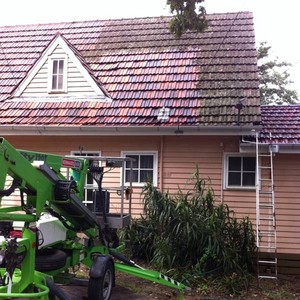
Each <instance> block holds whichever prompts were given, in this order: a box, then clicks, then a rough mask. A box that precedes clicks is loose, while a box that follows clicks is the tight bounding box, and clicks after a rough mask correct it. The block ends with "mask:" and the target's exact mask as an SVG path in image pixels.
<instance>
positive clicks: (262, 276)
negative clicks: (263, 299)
mask: <svg viewBox="0 0 300 300" xmlns="http://www.w3.org/2000/svg"><path fill="white" fill-rule="evenodd" d="M258 278H259V279H276V280H277V276H267V275H258Z"/></svg>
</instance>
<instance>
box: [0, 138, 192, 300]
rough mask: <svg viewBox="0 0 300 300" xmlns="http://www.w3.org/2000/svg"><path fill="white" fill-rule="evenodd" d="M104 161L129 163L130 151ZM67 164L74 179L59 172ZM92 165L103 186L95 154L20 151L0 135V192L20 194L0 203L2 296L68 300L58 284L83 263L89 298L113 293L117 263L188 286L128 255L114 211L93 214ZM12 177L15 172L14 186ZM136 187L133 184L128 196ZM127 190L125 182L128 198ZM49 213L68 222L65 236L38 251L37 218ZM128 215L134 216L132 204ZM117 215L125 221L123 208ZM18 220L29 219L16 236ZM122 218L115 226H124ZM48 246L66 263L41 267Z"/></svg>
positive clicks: (104, 297)
mask: <svg viewBox="0 0 300 300" xmlns="http://www.w3.org/2000/svg"><path fill="white" fill-rule="evenodd" d="M101 160H103V161H106V163H107V164H108V165H109V166H118V167H121V168H123V169H124V166H125V164H131V162H130V160H126V159H125V158H116V159H115V160H114V159H112V158H109V159H108V158H102V159H101ZM62 168H66V169H67V170H68V173H69V176H68V178H67V176H66V175H63V173H62V172H61V169H62ZM89 172H90V173H91V174H93V178H94V179H95V180H96V181H97V183H99V185H98V189H99V190H101V184H100V178H102V177H101V176H103V168H102V167H99V165H97V164H91V160H90V158H83V157H79V158H77V157H65V156H60V155H53V154H48V153H41V152H33V151H27V150H17V149H15V148H14V147H13V146H12V145H11V144H10V143H9V142H8V141H7V140H5V139H4V138H0V199H3V198H5V197H12V196H14V197H13V200H12V201H11V202H12V203H13V204H12V205H10V206H3V205H1V207H0V231H1V236H0V238H1V240H0V241H1V247H0V263H1V265H0V299H13V298H28V299H31V298H34V299H45V300H48V299H49V300H50V299H51V300H52V299H56V298H58V299H65V300H68V299H70V297H69V296H68V295H66V294H65V292H63V290H61V289H60V288H59V285H57V282H64V283H66V282H67V283H69V282H71V281H70V280H69V278H70V276H69V270H70V269H71V268H74V267H76V266H78V265H79V264H83V265H85V266H87V267H88V268H89V278H88V279H87V281H88V282H87V286H88V299H90V300H95V299H98V300H108V299H109V298H110V295H111V289H112V287H113V286H114V284H115V276H114V275H115V271H116V270H118V271H121V272H125V273H127V274H131V275H133V276H137V277H140V278H143V279H147V280H150V281H152V282H156V283H159V284H162V285H166V286H169V287H172V288H176V289H178V290H181V291H182V292H184V291H185V290H187V289H188V288H187V287H186V286H185V285H184V284H182V283H179V282H177V281H175V280H173V279H172V278H169V277H168V276H165V275H163V274H161V273H160V272H158V271H153V270H145V269H144V268H142V267H139V266H137V265H136V264H135V263H134V262H133V261H131V260H129V259H127V258H126V257H124V256H123V254H122V249H124V245H123V244H119V243H118V244H116V243H111V241H114V237H115V236H116V229H115V228H111V226H110V225H109V224H110V221H109V220H108V219H109V218H110V215H109V214H108V215H106V214H105V212H104V211H103V213H98V214H97V213H94V212H92V211H91V210H90V209H88V208H87V206H85V205H84V204H83V202H82V201H83V199H84V188H85V185H86V175H87V174H88V173H89ZM122 173H123V174H124V170H123V171H122ZM8 177H9V178H11V185H10V186H9V187H7V182H8V180H7V179H8ZM131 191H132V189H131V186H130V189H129V197H131ZM127 192H128V191H127V189H126V187H124V186H123V185H122V187H121V192H120V194H121V195H122V197H123V194H125V193H126V194H127ZM16 194H18V196H16ZM130 203H131V202H130ZM121 206H123V204H122V205H121ZM44 214H50V215H51V216H53V217H54V218H55V219H57V220H56V221H55V222H59V224H60V226H63V228H64V230H65V232H66V237H65V239H64V240H59V241H57V242H55V243H53V244H51V245H50V246H47V247H45V248H43V249H41V250H40V249H39V234H40V233H39V230H38V229H37V225H36V224H37V222H38V221H39V220H40V219H41V217H42V216H43V215H44ZM128 215H129V217H131V216H130V210H129V213H128ZM128 215H126V217H128ZM117 217H118V218H119V219H120V220H121V221H122V220H123V219H124V215H123V211H121V214H119V215H118V216H117ZM13 222H22V223H23V224H24V225H23V226H22V230H21V232H20V233H18V234H17V235H16V234H15V232H14V230H13V228H12V223H13ZM122 222H123V221H122ZM122 222H121V225H120V226H119V225H117V227H122V225H123V223H122ZM116 224H119V223H116ZM126 224H127V223H126ZM126 224H125V225H126ZM12 233H14V234H15V235H14V234H12ZM47 251H56V252H55V253H56V255H57V254H58V253H60V254H62V253H63V257H64V259H63V261H62V264H61V265H58V266H56V267H55V268H54V269H53V268H50V269H49V268H45V269H43V261H42V262H39V257H40V256H39V253H40V252H42V253H46V255H47V253H48V252H47ZM49 253H50V252H49ZM49 255H51V253H50V254H49ZM46 259H47V256H46ZM38 262H39V268H37V263H38ZM48 267H49V266H48Z"/></svg>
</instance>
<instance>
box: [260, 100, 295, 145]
mask: <svg viewBox="0 0 300 300" xmlns="http://www.w3.org/2000/svg"><path fill="white" fill-rule="evenodd" d="M261 113H262V126H263V130H262V132H261V141H262V142H264V143H267V142H269V136H270V133H271V137H272V143H274V144H281V145H284V144H293V145H300V105H262V107H261Z"/></svg>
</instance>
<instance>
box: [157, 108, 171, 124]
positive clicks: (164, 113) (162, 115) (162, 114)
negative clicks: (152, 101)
mask: <svg viewBox="0 0 300 300" xmlns="http://www.w3.org/2000/svg"><path fill="white" fill-rule="evenodd" d="M169 118H170V108H167V107H162V108H161V109H160V111H159V113H158V115H157V120H158V121H161V122H168V121H169Z"/></svg>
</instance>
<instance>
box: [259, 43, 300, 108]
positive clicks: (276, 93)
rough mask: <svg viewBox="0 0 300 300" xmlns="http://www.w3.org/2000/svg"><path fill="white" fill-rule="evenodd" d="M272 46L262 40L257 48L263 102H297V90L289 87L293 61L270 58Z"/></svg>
mask: <svg viewBox="0 0 300 300" xmlns="http://www.w3.org/2000/svg"><path fill="white" fill-rule="evenodd" d="M270 49H271V47H270V46H268V45H267V43H266V42H261V43H260V46H259V48H258V49H257V60H258V72H259V73H258V74H259V88H260V97H261V102H262V104H295V103H297V102H298V95H297V91H295V90H291V89H289V88H288V85H289V84H292V83H293V81H291V80H290V74H289V72H288V68H289V67H290V66H291V65H292V64H291V63H288V62H285V61H282V62H280V61H279V60H278V58H276V59H274V60H269V54H270Z"/></svg>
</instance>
